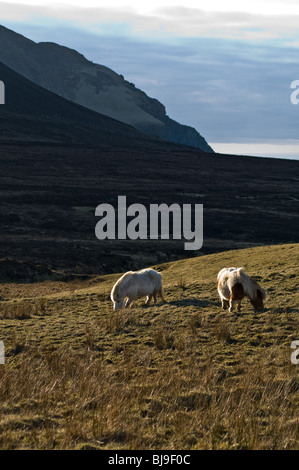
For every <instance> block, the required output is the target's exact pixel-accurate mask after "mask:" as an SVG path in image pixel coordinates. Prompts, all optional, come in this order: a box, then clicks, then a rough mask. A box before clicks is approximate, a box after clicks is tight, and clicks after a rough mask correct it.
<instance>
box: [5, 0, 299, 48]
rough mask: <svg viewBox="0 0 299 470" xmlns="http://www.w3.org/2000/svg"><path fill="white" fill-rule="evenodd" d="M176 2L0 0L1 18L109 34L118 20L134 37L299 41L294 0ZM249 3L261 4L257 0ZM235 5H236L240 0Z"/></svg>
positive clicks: (127, 33)
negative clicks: (240, 7)
mask: <svg viewBox="0 0 299 470" xmlns="http://www.w3.org/2000/svg"><path fill="white" fill-rule="evenodd" d="M29 3H30V4H29ZM242 3H243V2H242ZM104 4H106V6H104ZM172 4H173V2H167V1H166V0H164V1H162V2H155V1H154V2H151V8H150V9H149V8H148V7H147V8H142V7H140V3H139V7H138V4H137V3H136V2H132V1H131V2H129V3H128V4H127V2H126V3H124V2H118V1H112V2H109V7H107V2H105V3H103V2H101V1H99V2H90V1H89V2H88V1H87V2H85V3H84V7H82V6H79V4H78V2H76V1H75V0H72V1H69V2H68V1H64V2H63V3H62V4H60V3H50V4H49V3H48V2H41V1H39V2H37V1H36V2H34V1H33V0H32V1H31V2H25V1H19V3H12V2H9V3H7V2H0V11H1V21H14V22H23V21H30V20H31V21H32V20H35V21H36V20H38V21H39V23H40V24H43V23H46V24H47V23H49V20H51V21H52V22H53V21H57V22H58V23H60V24H61V23H66V24H69V25H72V26H76V27H80V28H82V29H88V30H89V31H90V32H91V31H93V32H95V33H101V32H103V33H105V34H107V33H108V32H109V27H111V30H112V31H115V28H113V25H117V26H118V27H119V28H120V31H121V32H122V34H126V35H131V36H134V37H138V36H139V37H140V36H141V37H146V36H151V38H152V39H153V36H154V37H157V38H159V39H161V38H163V37H164V38H169V37H170V38H171V37H204V38H209V37H213V38H225V39H238V40H240V39H244V40H266V39H280V40H282V39H285V40H286V41H287V42H288V43H289V44H290V43H292V42H294V45H297V43H298V41H299V28H298V24H299V22H298V19H299V6H298V5H296V4H294V3H292V2H287V3H285V4H284V9H283V10H282V12H281V10H280V9H278V6H280V7H281V2H273V1H272V2H265V1H264V2H259V4H258V7H259V8H260V11H262V13H257V11H258V10H257V9H256V8H249V7H248V8H245V9H244V7H243V11H233V10H232V2H228V3H227V5H226V6H225V7H222V8H221V3H219V2H215V1H214V2H213V1H212V2H209V4H210V5H209V7H206V6H205V7H203V5H204V3H203V2H200V1H199V2H197V4H196V5H197V6H196V7H192V6H191V3H190V2H188V1H187V2H184V6H171V5H172ZM246 4H247V2H245V5H246ZM250 4H251V5H253V6H254V5H257V4H256V3H255V2H250ZM158 5H160V6H158ZM234 5H235V8H237V7H236V2H234ZM248 5H249V3H248ZM275 5H276V7H275ZM217 7H218V10H217ZM270 7H271V8H270ZM224 8H225V9H226V10H225V11H223V10H224ZM278 13H279V14H278Z"/></svg>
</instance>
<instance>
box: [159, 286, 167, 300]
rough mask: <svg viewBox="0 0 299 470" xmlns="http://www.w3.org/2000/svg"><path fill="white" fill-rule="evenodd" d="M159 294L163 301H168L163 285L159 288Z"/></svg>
mask: <svg viewBox="0 0 299 470" xmlns="http://www.w3.org/2000/svg"><path fill="white" fill-rule="evenodd" d="M159 295H160V297H161V299H162V300H163V302H166V300H165V299H164V293H163V287H161V289H160V290H159Z"/></svg>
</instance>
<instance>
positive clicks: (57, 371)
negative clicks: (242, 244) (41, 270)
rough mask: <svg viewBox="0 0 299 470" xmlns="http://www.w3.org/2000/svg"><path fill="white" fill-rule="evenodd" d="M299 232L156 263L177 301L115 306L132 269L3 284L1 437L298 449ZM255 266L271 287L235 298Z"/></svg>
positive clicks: (52, 444)
mask: <svg viewBox="0 0 299 470" xmlns="http://www.w3.org/2000/svg"><path fill="white" fill-rule="evenodd" d="M298 248H299V245H281V246H275V247H273V246H265V247H258V248H251V249H246V250H237V251H229V252H225V253H218V254H213V255H208V256H203V257H199V258H194V259H191V260H181V261H178V262H175V263H164V264H162V265H156V266H155V268H156V269H157V270H159V271H160V272H161V274H162V277H163V283H164V291H165V297H166V300H167V303H161V302H160V301H159V302H158V303H157V305H154V306H149V307H148V306H145V305H144V299H140V300H139V301H138V302H137V303H136V307H134V308H132V309H124V310H121V311H117V312H113V309H112V302H111V300H110V299H109V293H110V290H111V288H112V286H113V284H114V282H115V281H116V280H117V279H118V277H119V276H120V274H115V275H110V276H102V277H98V278H95V279H93V280H91V281H88V282H87V281H86V282H82V281H81V282H79V281H76V282H70V283H68V284H65V283H59V282H57V283H53V282H44V283H38V284H32V285H20V284H6V285H0V295H1V299H2V300H1V302H0V305H1V312H0V329H1V340H3V342H4V344H5V351H6V364H5V366H1V368H0V377H1V380H0V412H1V416H2V419H1V426H0V448H1V449H74V448H76V449H110V450H116V449H130V450H132V449H134V450H137V449H139V450H142V449H152V450H157V449H160V450H161V449H170V450H174V449H182V450H184V449H187V450H190V449H243V450H244V449H263V450H266V449H271V450H275V449H277V450H282V449H284V450H286V449H296V450H298V449H299V447H298V442H299V434H298V433H299V423H298V400H299V379H298V367H299V365H294V364H292V362H291V353H292V352H293V351H292V349H291V348H290V345H291V343H292V341H294V340H298V339H299V323H298V300H299V299H298V287H299V285H298V276H297V274H298V255H299V251H298ZM229 266H244V267H245V269H246V272H248V274H249V275H250V276H252V277H253V278H254V279H256V280H257V281H258V282H259V283H260V285H261V286H262V287H263V288H265V290H266V291H267V300H266V302H265V311H264V312H262V313H254V312H253V309H252V306H251V304H250V302H249V301H248V300H243V301H242V311H241V313H240V314H237V313H234V312H233V313H229V312H228V311H223V310H222V309H221V303H220V300H219V297H218V293H217V289H216V277H217V273H218V271H219V270H220V269H221V268H222V267H229Z"/></svg>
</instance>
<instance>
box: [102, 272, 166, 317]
mask: <svg viewBox="0 0 299 470" xmlns="http://www.w3.org/2000/svg"><path fill="white" fill-rule="evenodd" d="M158 294H160V296H161V298H162V300H163V301H164V296H163V288H162V276H161V274H160V273H158V272H157V271H155V270H154V269H150V268H148V269H142V270H141V271H128V272H127V273H125V274H124V275H123V276H122V277H121V278H120V279H118V281H117V282H116V284H114V286H113V288H112V291H111V300H112V302H113V309H114V310H118V309H120V308H122V307H123V306H124V303H125V307H129V306H131V307H132V306H133V304H134V302H135V299H137V298H139V297H145V296H146V297H147V299H146V304H147V305H149V304H150V302H151V300H152V298H154V302H155V303H156V302H157V296H158ZM125 301H126V302H125Z"/></svg>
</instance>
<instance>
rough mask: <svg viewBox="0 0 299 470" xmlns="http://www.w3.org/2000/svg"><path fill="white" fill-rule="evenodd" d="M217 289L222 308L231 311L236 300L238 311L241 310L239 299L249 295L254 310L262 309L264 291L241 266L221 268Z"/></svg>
mask: <svg viewBox="0 0 299 470" xmlns="http://www.w3.org/2000/svg"><path fill="white" fill-rule="evenodd" d="M217 289H218V293H219V296H220V299H221V303H222V308H223V309H224V310H226V309H227V308H229V311H230V312H232V311H233V309H234V304H235V302H236V304H237V308H238V311H240V310H241V300H242V299H243V298H244V297H249V299H250V302H251V304H252V305H253V307H254V310H255V311H257V310H263V308H264V303H263V300H264V299H265V298H266V292H265V291H264V289H262V288H261V287H260V286H259V285H258V283H257V282H256V281H254V280H253V279H251V277H249V276H248V274H246V273H245V272H244V270H243V268H223V269H221V271H219V273H218V276H217Z"/></svg>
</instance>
